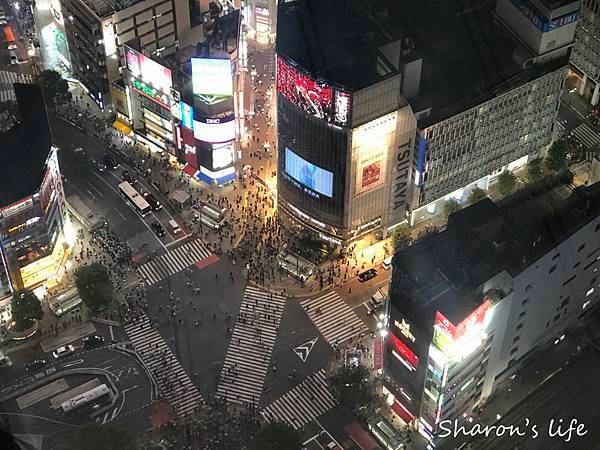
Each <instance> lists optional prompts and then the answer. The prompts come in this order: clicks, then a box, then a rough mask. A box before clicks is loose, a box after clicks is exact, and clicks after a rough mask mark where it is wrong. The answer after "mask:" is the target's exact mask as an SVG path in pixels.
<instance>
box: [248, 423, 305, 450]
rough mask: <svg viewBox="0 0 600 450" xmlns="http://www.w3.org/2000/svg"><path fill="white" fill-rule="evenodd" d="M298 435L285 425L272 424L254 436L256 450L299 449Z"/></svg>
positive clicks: (300, 442)
mask: <svg viewBox="0 0 600 450" xmlns="http://www.w3.org/2000/svg"><path fill="white" fill-rule="evenodd" d="M301 444H302V441H301V440H300V435H299V434H298V433H297V432H296V430H294V429H293V428H292V427H290V426H289V425H288V424H286V423H282V422H272V423H269V424H267V425H265V426H264V427H262V428H261V429H260V431H259V432H258V434H257V435H256V440H255V448H256V449H257V450H293V449H300V447H301Z"/></svg>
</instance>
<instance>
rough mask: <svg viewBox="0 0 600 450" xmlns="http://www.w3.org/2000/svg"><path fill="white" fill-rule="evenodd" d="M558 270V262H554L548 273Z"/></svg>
mask: <svg viewBox="0 0 600 450" xmlns="http://www.w3.org/2000/svg"><path fill="white" fill-rule="evenodd" d="M555 270H556V264H554V265H553V266H552V267H550V269H548V273H552V272H554V271H555Z"/></svg>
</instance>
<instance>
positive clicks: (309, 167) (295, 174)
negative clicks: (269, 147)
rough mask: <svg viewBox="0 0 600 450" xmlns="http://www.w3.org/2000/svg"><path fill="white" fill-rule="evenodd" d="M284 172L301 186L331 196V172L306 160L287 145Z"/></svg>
mask: <svg viewBox="0 0 600 450" xmlns="http://www.w3.org/2000/svg"><path fill="white" fill-rule="evenodd" d="M285 172H286V173H287V174H288V175H289V176H290V177H292V178H293V179H295V180H296V181H297V182H298V183H300V184H302V185H303V186H306V187H307V188H309V189H312V190H313V191H315V192H318V193H319V194H323V195H326V196H327V197H332V196H333V173H331V172H329V171H328V170H324V169H321V168H320V167H318V166H315V165H314V164H312V163H310V162H308V161H306V160H305V159H303V158H301V157H300V156H298V155H296V154H295V153H294V152H293V151H291V150H290V149H289V148H287V147H286V149H285Z"/></svg>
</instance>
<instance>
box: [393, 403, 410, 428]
mask: <svg viewBox="0 0 600 450" xmlns="http://www.w3.org/2000/svg"><path fill="white" fill-rule="evenodd" d="M392 411H394V412H395V413H396V414H397V415H398V417H400V418H401V419H402V420H403V421H404V422H405V423H406V424H407V425H408V424H409V423H410V422H412V421H413V419H414V418H415V416H413V415H412V414H411V412H410V411H409V410H408V409H406V406H404V405H403V404H402V403H400V401H399V400H398V399H396V400H394V403H392Z"/></svg>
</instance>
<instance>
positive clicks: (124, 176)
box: [121, 169, 137, 185]
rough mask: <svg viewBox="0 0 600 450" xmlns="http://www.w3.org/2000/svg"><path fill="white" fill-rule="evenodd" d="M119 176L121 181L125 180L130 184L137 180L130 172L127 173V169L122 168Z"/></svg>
mask: <svg viewBox="0 0 600 450" xmlns="http://www.w3.org/2000/svg"><path fill="white" fill-rule="evenodd" d="M121 178H122V179H123V181H127V182H128V183H129V184H131V185H133V184H135V183H136V182H137V180H136V179H135V178H133V176H132V175H131V173H129V170H125V169H123V172H121Z"/></svg>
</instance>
